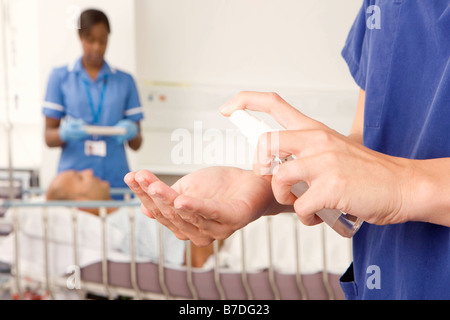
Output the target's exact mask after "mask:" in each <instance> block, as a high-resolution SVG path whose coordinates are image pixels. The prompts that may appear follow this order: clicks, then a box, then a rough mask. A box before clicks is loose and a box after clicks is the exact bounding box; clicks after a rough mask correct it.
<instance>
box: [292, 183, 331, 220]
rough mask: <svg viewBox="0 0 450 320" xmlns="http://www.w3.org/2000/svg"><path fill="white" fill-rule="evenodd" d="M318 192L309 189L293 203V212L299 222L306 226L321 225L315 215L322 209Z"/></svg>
mask: <svg viewBox="0 0 450 320" xmlns="http://www.w3.org/2000/svg"><path fill="white" fill-rule="evenodd" d="M323 208H324V207H323V204H322V201H321V199H320V192H318V191H316V189H315V188H313V187H311V188H309V189H308V190H306V192H305V193H303V194H302V195H301V196H300V197H299V198H298V199H297V200H295V202H294V210H295V213H296V214H297V216H298V218H299V220H300V221H301V222H302V223H303V224H304V225H306V226H313V225H316V224H319V223H322V222H323V220H322V219H320V218H319V217H318V216H317V215H316V213H317V212H319V211H321V210H322V209H323Z"/></svg>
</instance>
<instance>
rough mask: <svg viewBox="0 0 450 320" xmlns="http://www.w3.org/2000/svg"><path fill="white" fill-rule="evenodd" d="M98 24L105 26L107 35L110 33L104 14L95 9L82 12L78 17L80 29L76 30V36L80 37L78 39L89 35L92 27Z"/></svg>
mask: <svg viewBox="0 0 450 320" xmlns="http://www.w3.org/2000/svg"><path fill="white" fill-rule="evenodd" d="M99 23H103V24H104V25H105V26H106V29H107V30H108V33H111V27H110V25H109V20H108V17H107V16H106V14H104V13H103V12H102V11H100V10H96V9H88V10H85V11H83V12H82V13H81V15H80V21H79V26H80V28H79V29H78V34H79V35H80V37H81V36H83V35H89V34H90V33H91V30H92V27H94V26H95V25H97V24H99Z"/></svg>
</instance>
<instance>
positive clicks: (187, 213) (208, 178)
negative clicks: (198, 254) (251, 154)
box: [125, 167, 284, 246]
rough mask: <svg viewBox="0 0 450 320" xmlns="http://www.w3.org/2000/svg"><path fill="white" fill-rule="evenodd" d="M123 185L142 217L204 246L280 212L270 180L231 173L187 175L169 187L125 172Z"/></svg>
mask: <svg viewBox="0 0 450 320" xmlns="http://www.w3.org/2000/svg"><path fill="white" fill-rule="evenodd" d="M125 182H126V183H127V185H128V186H129V187H130V188H131V190H133V192H134V193H135V194H136V195H137V196H138V197H139V199H140V200H141V202H142V206H141V209H142V212H143V213H144V214H146V215H147V216H149V217H151V218H154V219H157V220H158V221H159V222H160V223H162V224H163V225H165V226H166V227H167V228H169V229H170V230H171V231H172V232H173V233H174V234H175V235H176V236H177V237H178V238H179V239H182V240H188V239H189V240H191V241H192V242H193V243H194V244H195V245H197V246H206V245H208V244H210V243H211V242H212V241H214V240H223V239H226V238H227V237H229V236H230V235H231V234H232V233H233V232H235V231H236V230H238V229H240V228H242V227H244V226H246V225H247V224H248V223H250V222H252V221H254V220H256V219H258V218H259V217H260V216H262V215H264V214H275V213H278V212H280V211H282V210H283V208H284V207H283V206H280V205H279V204H278V203H277V202H276V201H275V199H274V197H273V193H272V190H271V185H270V177H261V176H257V175H255V174H254V173H253V172H252V171H248V170H241V169H238V168H232V167H211V168H206V169H202V170H199V171H196V172H194V173H191V174H188V175H186V176H184V177H182V178H181V179H180V180H178V181H177V182H176V183H175V184H174V185H173V186H172V187H169V186H168V185H166V184H165V183H163V182H162V181H161V180H160V179H158V178H157V177H156V176H155V175H154V174H152V173H151V172H150V171H148V170H141V171H139V172H130V173H128V174H127V175H126V176H125Z"/></svg>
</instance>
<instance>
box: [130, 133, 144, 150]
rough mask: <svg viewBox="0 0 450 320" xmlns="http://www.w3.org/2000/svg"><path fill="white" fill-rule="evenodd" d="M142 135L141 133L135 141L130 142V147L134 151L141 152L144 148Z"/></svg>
mask: <svg viewBox="0 0 450 320" xmlns="http://www.w3.org/2000/svg"><path fill="white" fill-rule="evenodd" d="M142 141H143V139H142V134H141V133H140V132H139V133H138V135H137V136H136V137H134V138H133V139H131V140H130V141H128V146H129V147H130V148H131V149H132V150H134V151H137V150H139V148H140V147H141V146H142Z"/></svg>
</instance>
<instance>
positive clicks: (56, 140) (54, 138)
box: [45, 128, 64, 148]
mask: <svg viewBox="0 0 450 320" xmlns="http://www.w3.org/2000/svg"><path fill="white" fill-rule="evenodd" d="M58 129H59V128H47V129H45V143H46V144H47V146H48V147H50V148H54V147H61V146H63V145H64V141H62V140H61V138H60V136H59V130H58Z"/></svg>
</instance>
